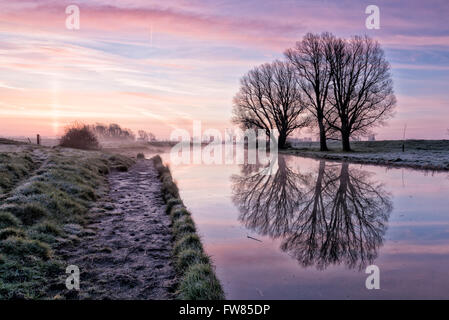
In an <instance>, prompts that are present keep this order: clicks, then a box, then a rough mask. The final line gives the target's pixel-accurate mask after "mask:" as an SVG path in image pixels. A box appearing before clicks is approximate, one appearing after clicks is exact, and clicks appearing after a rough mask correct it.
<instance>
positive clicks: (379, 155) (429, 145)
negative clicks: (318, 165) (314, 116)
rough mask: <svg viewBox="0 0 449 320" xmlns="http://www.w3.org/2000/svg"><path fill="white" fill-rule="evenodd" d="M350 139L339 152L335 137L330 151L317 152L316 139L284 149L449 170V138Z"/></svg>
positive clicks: (306, 154) (341, 157) (293, 151)
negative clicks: (347, 148) (346, 148)
mask: <svg viewBox="0 0 449 320" xmlns="http://www.w3.org/2000/svg"><path fill="white" fill-rule="evenodd" d="M402 144H403V142H402V141H399V140H390V141H353V142H352V143H351V145H352V149H353V151H352V152H342V151H341V144H340V143H339V142H337V141H333V142H330V143H328V147H329V149H330V151H327V152H320V151H319V143H318V142H300V143H295V144H294V145H293V146H292V148H290V149H287V150H283V151H282V152H284V153H289V154H297V155H301V156H306V157H314V158H322V159H329V160H340V161H343V160H344V161H349V162H356V163H366V164H377V165H386V166H394V167H410V168H416V169H423V170H438V171H439V170H449V140H406V141H405V143H404V152H403V151H402Z"/></svg>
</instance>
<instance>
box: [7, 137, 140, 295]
mask: <svg viewBox="0 0 449 320" xmlns="http://www.w3.org/2000/svg"><path fill="white" fill-rule="evenodd" d="M0 161H1V162H0V166H1V168H0V169H1V170H0V172H1V174H0V199H1V203H0V299H21V298H23V299H44V298H52V297H51V296H48V292H49V288H48V286H49V283H51V282H52V281H53V280H54V279H55V278H57V277H60V276H61V275H64V274H65V268H66V267H67V266H66V265H65V264H64V262H63V261H62V259H61V258H60V257H58V256H57V254H56V248H58V247H59V246H63V245H66V244H68V243H76V242H77V241H79V240H80V239H79V238H78V237H76V236H73V235H68V234H67V233H66V232H65V230H66V228H67V227H70V225H73V224H80V225H83V224H85V223H86V219H87V212H88V210H89V208H90V207H91V206H92V205H93V203H94V202H95V201H96V200H97V199H98V198H100V197H102V196H103V195H104V194H105V193H106V192H107V191H108V189H107V188H108V187H107V179H106V175H107V174H108V173H109V171H110V170H126V168H127V167H129V166H130V165H131V164H132V163H133V161H132V160H131V159H129V158H126V157H123V156H118V155H110V154H106V153H102V152H88V151H80V150H73V149H61V148H45V147H31V146H26V147H25V148H24V149H23V150H21V151H20V152H8V153H0Z"/></svg>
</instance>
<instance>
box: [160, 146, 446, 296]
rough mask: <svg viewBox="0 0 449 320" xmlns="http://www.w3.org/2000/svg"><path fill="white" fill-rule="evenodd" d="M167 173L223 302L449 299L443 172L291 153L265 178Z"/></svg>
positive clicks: (210, 170)
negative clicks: (375, 272) (372, 272)
mask: <svg viewBox="0 0 449 320" xmlns="http://www.w3.org/2000/svg"><path fill="white" fill-rule="evenodd" d="M161 156H162V158H163V159H164V161H166V162H167V163H170V156H169V154H162V155H161ZM170 167H171V170H172V174H173V177H174V179H175V180H176V181H177V184H178V186H179V189H180V194H181V197H182V199H183V200H184V202H185V204H186V206H187V207H188V209H189V210H190V211H191V212H192V214H193V218H194V220H195V222H196V224H197V226H198V229H199V234H200V236H201V237H202V240H203V243H204V245H205V249H206V252H207V253H208V254H209V255H210V256H211V257H212V259H213V261H214V264H215V266H216V273H217V276H218V277H219V279H220V281H221V282H222V285H223V287H224V290H225V292H226V297H227V298H228V299H334V298H336V299H395V298H400V299H415V298H449V175H448V173H435V174H431V173H426V172H423V171H416V170H411V169H397V168H395V169H391V168H385V167H381V166H370V165H360V164H351V163H338V162H330V161H324V160H321V161H320V160H315V159H310V158H303V157H298V156H293V155H279V159H278V162H277V164H276V166H275V169H274V171H273V172H272V174H271V175H264V174H261V167H260V166H257V165H237V164H234V165H225V164H223V165H206V164H201V165H173V164H170ZM369 265H376V266H377V267H378V268H379V271H380V289H371V290H368V289H367V288H366V286H365V281H366V279H367V277H368V276H369V274H366V273H365V271H366V267H367V266H369Z"/></svg>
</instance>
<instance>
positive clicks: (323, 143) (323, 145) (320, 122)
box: [318, 119, 329, 151]
mask: <svg viewBox="0 0 449 320" xmlns="http://www.w3.org/2000/svg"><path fill="white" fill-rule="evenodd" d="M318 126H319V128H320V151H329V149H328V148H327V143H326V129H325V128H324V123H323V119H318Z"/></svg>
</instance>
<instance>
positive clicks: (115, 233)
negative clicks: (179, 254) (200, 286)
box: [60, 160, 176, 299]
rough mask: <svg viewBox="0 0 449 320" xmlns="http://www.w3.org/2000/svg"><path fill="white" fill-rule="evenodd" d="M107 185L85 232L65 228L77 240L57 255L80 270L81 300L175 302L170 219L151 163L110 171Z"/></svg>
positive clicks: (143, 162) (70, 226)
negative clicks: (106, 193) (78, 241)
mask: <svg viewBox="0 0 449 320" xmlns="http://www.w3.org/2000/svg"><path fill="white" fill-rule="evenodd" d="M109 184H110V192H109V199H104V201H103V202H100V203H98V207H97V208H93V209H92V210H91V212H90V215H91V217H92V223H91V224H90V225H88V226H87V229H84V228H80V227H79V226H78V225H68V226H66V229H67V230H66V231H69V232H70V233H72V234H73V235H77V236H79V238H80V239H81V241H80V243H79V245H77V246H76V247H72V248H69V249H64V251H62V250H61V252H60V254H62V256H63V257H64V260H65V261H67V264H74V265H77V266H78V267H79V268H80V270H81V277H80V287H81V291H80V293H79V298H82V299H83V298H87V299H171V298H173V297H174V296H173V295H174V293H173V292H174V290H175V286H176V275H175V271H174V269H173V266H172V259H171V250H172V233H171V230H170V218H169V217H168V215H167V214H165V204H164V201H163V198H162V194H161V191H160V190H161V185H160V181H159V179H158V177H157V173H156V170H155V169H154V167H153V163H152V161H150V160H140V161H138V162H137V164H135V165H134V166H133V167H132V168H130V170H129V171H128V172H114V173H111V174H110V175H109ZM75 297H76V295H75ZM69 298H70V297H69Z"/></svg>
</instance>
